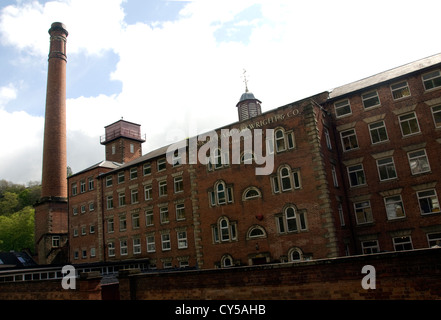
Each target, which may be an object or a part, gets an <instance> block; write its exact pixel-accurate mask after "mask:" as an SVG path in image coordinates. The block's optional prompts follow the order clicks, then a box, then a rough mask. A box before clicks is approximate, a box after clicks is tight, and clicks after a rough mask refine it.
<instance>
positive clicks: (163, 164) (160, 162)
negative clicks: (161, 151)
mask: <svg viewBox="0 0 441 320" xmlns="http://www.w3.org/2000/svg"><path fill="white" fill-rule="evenodd" d="M157 164H158V171H162V170H165V168H166V159H165V158H162V159H158V163H157Z"/></svg>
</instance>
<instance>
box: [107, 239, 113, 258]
mask: <svg viewBox="0 0 441 320" xmlns="http://www.w3.org/2000/svg"><path fill="white" fill-rule="evenodd" d="M107 248H108V251H107V252H108V254H109V257H114V256H115V242H113V241H109V242H108V243H107Z"/></svg>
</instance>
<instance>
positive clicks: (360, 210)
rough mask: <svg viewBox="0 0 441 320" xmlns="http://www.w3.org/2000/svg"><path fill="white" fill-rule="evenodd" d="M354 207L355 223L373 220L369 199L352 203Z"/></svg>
mask: <svg viewBox="0 0 441 320" xmlns="http://www.w3.org/2000/svg"><path fill="white" fill-rule="evenodd" d="M354 209H355V218H356V220H357V224H364V223H371V222H373V221H374V220H373V217H372V209H371V203H370V201H363V202H357V203H354Z"/></svg>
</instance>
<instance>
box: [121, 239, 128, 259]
mask: <svg viewBox="0 0 441 320" xmlns="http://www.w3.org/2000/svg"><path fill="white" fill-rule="evenodd" d="M119 249H120V254H121V255H122V256H126V255H127V254H128V253H129V250H128V248H127V240H120V241H119Z"/></svg>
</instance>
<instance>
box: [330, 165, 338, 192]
mask: <svg viewBox="0 0 441 320" xmlns="http://www.w3.org/2000/svg"><path fill="white" fill-rule="evenodd" d="M331 174H332V181H333V183H334V187H336V188H338V178H337V171H336V169H335V166H334V165H331Z"/></svg>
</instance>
